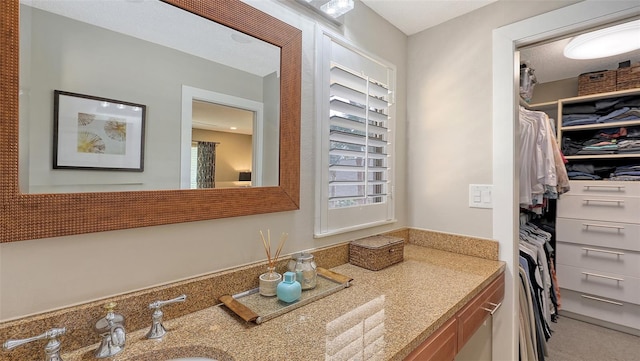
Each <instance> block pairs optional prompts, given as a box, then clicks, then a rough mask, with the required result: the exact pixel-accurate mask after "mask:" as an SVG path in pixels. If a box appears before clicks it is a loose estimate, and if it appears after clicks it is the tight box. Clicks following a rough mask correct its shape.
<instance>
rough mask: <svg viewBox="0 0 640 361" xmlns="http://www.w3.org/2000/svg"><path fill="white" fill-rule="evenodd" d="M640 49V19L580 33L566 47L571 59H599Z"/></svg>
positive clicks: (565, 50)
mask: <svg viewBox="0 0 640 361" xmlns="http://www.w3.org/2000/svg"><path fill="white" fill-rule="evenodd" d="M637 49H640V20H636V21H632V22H628V23H624V24H620V25H615V26H612V27H609V28H605V29H600V30H596V31H593V32H590V33H586V34H582V35H578V36H576V37H575V38H573V39H571V41H570V42H569V44H567V46H565V48H564V56H566V57H567V58H570V59H598V58H605V57H607V56H612V55H618V54H623V53H627V52H629V51H633V50H637Z"/></svg>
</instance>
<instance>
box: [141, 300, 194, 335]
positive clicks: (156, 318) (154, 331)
mask: <svg viewBox="0 0 640 361" xmlns="http://www.w3.org/2000/svg"><path fill="white" fill-rule="evenodd" d="M186 299H187V295H180V296H178V297H176V298H173V299H170V300H167V301H155V302H152V303H150V304H149V308H150V309H152V310H155V311H153V315H152V316H151V320H152V323H151V329H150V330H149V332H147V338H162V336H164V335H165V334H166V333H167V330H166V329H165V328H164V326H162V316H163V315H164V313H163V312H162V310H161V309H160V308H162V307H163V306H166V305H169V304H172V303H177V302H184V301H185V300H186Z"/></svg>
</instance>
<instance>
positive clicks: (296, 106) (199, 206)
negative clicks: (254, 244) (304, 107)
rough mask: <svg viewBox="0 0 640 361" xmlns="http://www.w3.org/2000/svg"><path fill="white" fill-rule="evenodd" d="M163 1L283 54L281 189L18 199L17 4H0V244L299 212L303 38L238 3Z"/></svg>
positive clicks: (228, 0)
mask: <svg viewBox="0 0 640 361" xmlns="http://www.w3.org/2000/svg"><path fill="white" fill-rule="evenodd" d="M162 1H163V2H165V3H168V4H171V5H174V6H176V7H177V8H180V9H183V10H185V11H188V12H190V13H192V14H195V15H197V16H200V17H203V18H206V19H209V20H211V21H214V22H216V23H219V24H222V25H224V26H227V27H229V28H232V29H235V30H237V31H240V32H243V33H245V34H247V35H249V36H252V37H255V38H258V39H260V40H262V41H265V42H267V43H269V44H272V45H275V46H277V47H279V48H280V61H281V64H280V133H279V142H280V143H279V182H278V186H272V187H247V188H224V189H197V190H166V191H165V190H159V191H127V192H100V193H95V192H94V193H56V194H27V193H23V192H21V190H20V186H19V180H18V177H19V135H18V132H19V128H20V125H19V121H18V119H19V113H18V112H19V69H18V68H19V20H20V14H19V9H20V1H19V0H7V1H3V2H2V4H1V5H0V17H1V19H2V24H1V27H2V34H1V35H0V46H2V56H1V57H0V67H1V69H2V73H1V75H0V104H1V106H0V120H1V123H0V197H1V198H2V199H1V201H2V204H1V206H0V223H1V227H0V242H13V241H21V240H29V239H38V238H48V237H58V236H65V235H73V234H83V233H91V232H103V231H110V230H117V229H126V228H137V227H146V226H154V225H162V224H172V223H182V222H192V221H201V220H208V219H218V218H227V217H237V216H246V215H254V214H262V213H271V212H282V211H290V210H296V209H299V199H300V194H299V193H300V103H301V98H300V96H301V94H300V89H301V55H302V54H301V52H302V33H301V31H300V30H299V29H296V28H295V27H292V26H290V25H288V24H286V23H284V22H282V21H280V20H278V19H276V18H274V17H272V16H270V15H268V14H265V13H263V12H261V11H259V10H257V9H255V8H253V7H251V6H249V5H247V4H245V3H243V2H241V1H239V0H162ZM52 91H53V89H52Z"/></svg>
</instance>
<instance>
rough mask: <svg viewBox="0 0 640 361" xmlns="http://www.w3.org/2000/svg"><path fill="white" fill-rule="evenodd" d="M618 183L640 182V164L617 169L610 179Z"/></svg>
mask: <svg viewBox="0 0 640 361" xmlns="http://www.w3.org/2000/svg"><path fill="white" fill-rule="evenodd" d="M609 179H610V180H617V181H637V180H640V164H633V165H624V166H620V167H616V169H615V171H614V172H613V174H612V175H611V177H610V178H609Z"/></svg>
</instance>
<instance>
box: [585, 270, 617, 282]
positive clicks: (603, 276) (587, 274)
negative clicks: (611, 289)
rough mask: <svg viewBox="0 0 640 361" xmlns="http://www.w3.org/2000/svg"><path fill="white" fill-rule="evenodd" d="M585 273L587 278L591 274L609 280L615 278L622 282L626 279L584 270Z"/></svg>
mask: <svg viewBox="0 0 640 361" xmlns="http://www.w3.org/2000/svg"><path fill="white" fill-rule="evenodd" d="M582 274H583V275H585V276H586V277H587V278H589V276H592V277H599V278H606V279H608V280H614V281H617V282H622V281H624V278H617V277H611V276H605V275H599V274H597V273H591V272H582Z"/></svg>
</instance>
